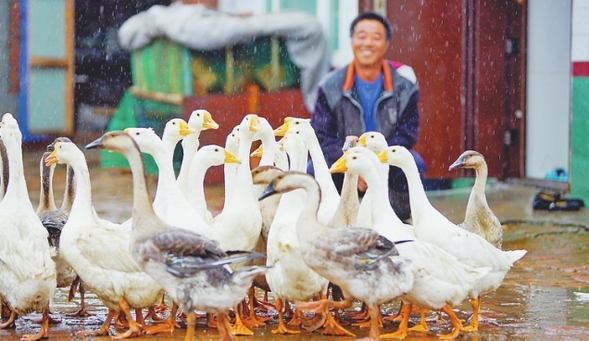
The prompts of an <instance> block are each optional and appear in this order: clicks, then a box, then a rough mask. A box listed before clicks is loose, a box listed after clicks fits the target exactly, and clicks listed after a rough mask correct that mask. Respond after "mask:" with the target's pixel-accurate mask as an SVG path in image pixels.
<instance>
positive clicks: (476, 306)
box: [461, 296, 481, 332]
mask: <svg viewBox="0 0 589 341" xmlns="http://www.w3.org/2000/svg"><path fill="white" fill-rule="evenodd" d="M470 305H471V306H472V317H471V318H470V325H468V326H466V327H462V329H461V330H462V331H464V332H476V331H477V330H479V313H480V312H481V298H480V296H479V297H478V298H473V299H471V300H470Z"/></svg>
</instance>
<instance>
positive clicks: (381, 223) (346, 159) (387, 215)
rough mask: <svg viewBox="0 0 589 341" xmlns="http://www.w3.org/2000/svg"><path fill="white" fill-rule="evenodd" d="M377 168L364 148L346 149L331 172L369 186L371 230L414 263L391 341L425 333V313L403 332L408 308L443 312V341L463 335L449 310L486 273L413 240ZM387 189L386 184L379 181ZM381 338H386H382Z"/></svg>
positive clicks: (376, 161)
mask: <svg viewBox="0 0 589 341" xmlns="http://www.w3.org/2000/svg"><path fill="white" fill-rule="evenodd" d="M377 164H380V162H379V160H378V157H377V156H376V154H374V153H373V152H372V151H370V150H368V149H367V148H364V147H355V148H351V149H349V151H347V152H345V154H344V155H343V156H342V157H341V158H340V159H339V160H338V161H336V162H335V163H334V164H333V165H332V167H331V171H332V172H342V171H345V172H350V173H353V174H357V175H359V176H362V177H363V178H364V179H365V181H366V182H367V184H368V188H369V189H370V190H369V191H367V192H366V195H369V196H370V200H371V203H372V204H371V206H370V207H371V209H372V212H371V215H372V222H373V225H372V226H371V228H373V229H374V230H375V231H376V232H378V233H379V234H380V235H382V236H385V237H386V238H387V239H389V240H391V241H394V242H395V247H396V248H397V250H398V251H399V255H401V256H403V257H406V258H409V259H411V260H412V261H413V274H414V278H415V280H414V282H413V287H412V289H411V290H410V291H409V292H407V293H406V294H405V295H403V296H401V299H402V300H403V302H404V305H403V314H402V321H401V324H400V325H399V329H398V330H397V331H396V332H395V333H392V334H389V336H391V337H398V338H405V337H406V336H407V331H409V330H415V331H427V330H428V327H427V324H426V323H425V318H424V311H423V309H422V310H421V311H422V320H421V323H420V324H419V325H417V326H416V327H413V328H409V329H408V328H407V327H408V321H409V315H410V313H411V307H412V305H416V306H418V307H420V308H426V309H430V310H443V311H444V312H446V313H447V314H448V315H449V316H450V321H451V323H452V326H453V328H454V329H453V331H452V332H451V333H450V334H447V335H442V336H441V337H442V338H454V337H456V336H457V335H458V333H459V332H460V330H461V329H462V322H461V321H460V320H459V319H458V318H457V317H456V315H455V314H454V312H453V311H452V306H455V305H457V304H459V303H461V302H462V301H463V300H464V299H465V298H466V297H467V295H468V293H469V292H470V291H471V289H472V288H473V287H474V286H475V283H476V281H477V280H478V279H479V278H481V277H482V276H484V275H485V274H486V273H488V272H489V270H490V268H482V269H473V268H472V267H470V266H468V265H465V264H463V263H460V262H459V261H458V260H457V259H456V257H454V256H452V255H450V254H449V253H447V252H446V251H444V250H442V249H441V248H439V247H437V246H435V245H433V244H430V243H426V242H423V241H420V240H417V239H416V238H415V234H414V233H413V229H412V228H411V226H410V225H406V224H404V223H402V222H401V220H400V219H399V218H398V217H397V215H396V214H395V211H393V208H392V207H391V205H390V204H389V200H388V195H387V191H386V188H387V187H386V185H385V184H383V181H382V179H381V176H380V175H379V171H378V169H377ZM384 182H385V183H386V179H385V181H384ZM382 337H385V336H384V335H383V336H382Z"/></svg>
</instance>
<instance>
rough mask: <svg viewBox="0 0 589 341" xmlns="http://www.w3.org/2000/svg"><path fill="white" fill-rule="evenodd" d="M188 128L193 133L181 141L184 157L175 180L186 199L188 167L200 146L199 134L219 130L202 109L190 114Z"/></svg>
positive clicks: (208, 114) (209, 115)
mask: <svg viewBox="0 0 589 341" xmlns="http://www.w3.org/2000/svg"><path fill="white" fill-rule="evenodd" d="M188 126H189V127H190V128H192V129H194V132H193V133H191V134H190V135H188V136H186V137H185V138H184V139H183V140H182V150H183V154H184V156H183V157H182V164H181V165H180V172H179V173H178V179H177V180H176V181H177V182H178V187H179V188H180V190H181V191H182V194H184V196H185V197H186V198H188V186H189V180H188V177H189V175H190V165H191V164H192V159H193V158H194V154H195V153H196V151H197V150H198V147H199V144H200V142H199V140H198V138H199V136H200V133H201V132H202V131H203V130H207V129H218V128H219V125H218V124H217V123H216V122H215V121H214V120H213V117H212V116H211V113H209V112H208V111H206V110H204V109H198V110H194V111H193V112H192V113H191V114H190V118H189V119H188Z"/></svg>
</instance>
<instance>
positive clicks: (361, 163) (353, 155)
mask: <svg viewBox="0 0 589 341" xmlns="http://www.w3.org/2000/svg"><path fill="white" fill-rule="evenodd" d="M375 162H378V158H377V156H376V154H374V153H373V152H372V151H370V150H368V148H365V147H352V148H350V149H348V150H347V151H345V152H344V155H342V156H341V157H340V158H339V159H337V161H335V162H334V163H333V165H331V168H330V169H329V171H330V172H331V173H345V172H350V173H352V174H358V175H362V174H366V172H367V171H369V170H370V168H369V167H373V166H372V165H374V164H375ZM371 164H372V165H371Z"/></svg>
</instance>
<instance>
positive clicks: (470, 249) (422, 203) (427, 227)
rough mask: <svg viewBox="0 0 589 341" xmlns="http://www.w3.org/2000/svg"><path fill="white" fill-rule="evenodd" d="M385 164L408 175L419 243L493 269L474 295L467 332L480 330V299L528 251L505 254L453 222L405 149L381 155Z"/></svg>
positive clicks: (492, 288)
mask: <svg viewBox="0 0 589 341" xmlns="http://www.w3.org/2000/svg"><path fill="white" fill-rule="evenodd" d="M379 158H380V160H381V162H383V163H384V162H387V163H388V164H390V165H393V166H397V167H399V168H401V169H402V170H403V172H405V176H406V177H407V182H408V185H409V200H410V204H411V212H412V219H413V226H414V229H415V234H416V236H417V238H418V239H420V240H423V241H425V242H429V243H432V244H434V245H437V246H438V247H440V248H441V249H443V250H444V251H446V252H448V253H450V254H451V255H453V256H455V257H456V258H457V259H458V260H459V261H460V262H463V263H465V264H467V265H470V266H472V267H491V268H492V269H491V271H490V272H489V273H487V274H486V275H485V276H483V277H482V278H481V279H480V280H478V281H477V285H476V286H475V288H473V289H472V290H471V292H470V297H471V305H472V308H473V315H472V320H471V324H470V326H467V327H464V328H463V330H465V331H476V330H478V322H479V321H478V316H479V310H480V296H481V295H483V294H485V293H487V292H489V291H492V290H495V289H497V288H498V287H499V286H500V285H501V282H502V281H503V278H504V277H505V275H506V274H507V271H509V269H510V268H511V266H512V265H513V263H514V262H516V261H517V260H519V259H520V258H522V257H523V256H524V255H525V254H526V250H515V251H501V250H499V249H497V248H496V247H494V246H493V245H491V244H490V243H489V242H487V241H486V240H485V239H484V238H482V237H480V236H478V235H476V234H474V233H471V232H468V231H466V230H464V229H462V228H460V227H458V226H456V225H455V224H454V223H452V222H451V221H449V220H448V219H447V218H446V217H445V216H444V215H443V214H442V213H440V212H439V211H438V210H436V209H435V208H434V207H433V206H432V204H431V203H430V202H429V200H428V198H427V195H426V193H425V190H424V189H423V185H422V183H421V180H420V178H419V171H418V170H417V165H416V164H415V159H414V158H413V156H412V155H411V153H410V152H409V151H408V150H407V149H406V148H404V147H401V146H392V147H389V148H387V149H386V150H385V151H383V152H382V153H380V154H379Z"/></svg>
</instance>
